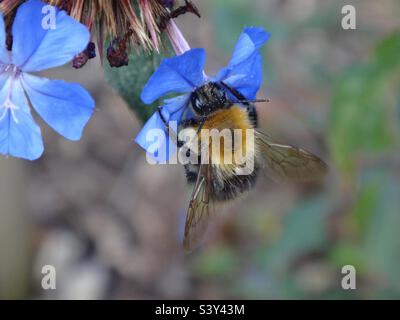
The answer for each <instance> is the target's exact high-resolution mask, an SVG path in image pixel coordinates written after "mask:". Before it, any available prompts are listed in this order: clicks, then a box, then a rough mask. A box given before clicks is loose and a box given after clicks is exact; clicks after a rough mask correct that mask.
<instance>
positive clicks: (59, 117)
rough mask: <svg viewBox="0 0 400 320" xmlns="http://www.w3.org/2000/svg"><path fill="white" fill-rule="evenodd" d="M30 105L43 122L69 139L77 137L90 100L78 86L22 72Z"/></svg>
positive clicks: (89, 110) (91, 104)
mask: <svg viewBox="0 0 400 320" xmlns="http://www.w3.org/2000/svg"><path fill="white" fill-rule="evenodd" d="M22 81H23V85H24V88H25V90H26V93H27V95H28V97H29V99H30V101H31V103H32V106H33V108H34V109H35V110H36V111H37V113H38V114H39V115H40V116H41V117H42V118H43V120H44V121H46V123H47V124H48V125H49V126H50V127H52V128H53V129H54V130H55V131H57V132H58V133H59V134H61V135H62V136H64V137H65V138H67V139H70V140H74V141H76V140H79V139H80V138H81V136H82V131H83V129H84V127H85V125H86V123H87V122H88V121H89V119H90V117H91V116H92V113H93V110H94V105H95V104H94V100H93V99H92V97H91V96H90V94H89V93H88V92H87V91H86V90H85V89H84V88H83V87H82V86H80V85H78V84H75V83H67V82H64V81H60V80H49V79H45V78H39V77H35V76H32V75H28V74H26V73H25V74H23V76H22Z"/></svg>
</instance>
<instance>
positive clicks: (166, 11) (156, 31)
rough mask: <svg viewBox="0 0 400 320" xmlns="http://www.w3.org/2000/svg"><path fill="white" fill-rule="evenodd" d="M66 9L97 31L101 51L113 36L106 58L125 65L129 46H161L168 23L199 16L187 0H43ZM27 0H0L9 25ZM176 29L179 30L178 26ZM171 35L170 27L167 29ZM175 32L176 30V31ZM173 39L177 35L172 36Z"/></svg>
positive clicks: (83, 56) (76, 64) (0, 9)
mask: <svg viewBox="0 0 400 320" xmlns="http://www.w3.org/2000/svg"><path fill="white" fill-rule="evenodd" d="M44 1H45V2H48V3H49V4H51V5H54V6H57V7H58V8H60V9H62V10H65V11H67V12H68V14H70V15H71V16H72V17H73V18H75V19H76V20H78V21H80V22H81V23H83V24H85V25H86V26H87V27H88V28H89V30H91V31H93V32H94V33H95V34H96V37H97V42H98V49H99V53H100V55H101V54H102V53H103V44H104V40H105V39H106V38H107V37H110V38H111V41H110V44H109V47H108V49H107V58H108V60H109V62H110V64H111V65H112V66H116V67H118V66H122V65H126V64H127V61H126V58H127V50H129V49H131V48H141V49H143V50H145V51H152V50H155V51H157V52H159V50H160V48H161V41H160V35H161V33H162V32H163V31H165V29H171V28H167V27H168V22H169V21H170V20H171V19H173V18H176V17H177V16H179V15H181V14H185V13H187V12H192V13H194V14H196V15H198V16H200V14H199V12H198V10H197V8H196V7H195V6H194V4H193V3H192V2H191V1H189V0H185V4H184V5H182V6H178V7H177V8H176V9H175V10H174V6H175V5H176V3H177V1H175V0H44ZM23 2H24V0H3V1H0V11H2V12H3V15H4V16H5V19H6V25H8V26H9V25H11V24H12V19H13V14H14V13H15V10H16V8H17V7H18V5H20V4H21V3H23ZM175 31H176V30H175ZM167 34H168V35H169V36H170V38H171V30H167ZM175 34H176V32H175ZM171 41H172V42H173V43H174V41H175V42H176V41H177V40H176V39H172V38H171ZM88 50H90V48H88ZM77 59H78V60H79V61H78V62H77V63H74V64H75V66H82V65H83V64H84V63H82V62H84V61H85V60H86V61H87V59H89V55H88V54H87V53H84V54H83V55H80V56H79V57H77Z"/></svg>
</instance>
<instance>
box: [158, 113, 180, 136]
mask: <svg viewBox="0 0 400 320" xmlns="http://www.w3.org/2000/svg"><path fill="white" fill-rule="evenodd" d="M161 111H162V107H158V109H157V112H158V114H159V115H160V118H161V121H162V122H163V123H164V126H165V129H166V130H167V133H168V136H169V137H170V138H171V140H172V141H178V138H177V137H178V135H177V134H176V132H175V131H174V130H172V129H171V128H170V126H169V124H168V122H167V120H165V118H164V116H163V114H162V112H161Z"/></svg>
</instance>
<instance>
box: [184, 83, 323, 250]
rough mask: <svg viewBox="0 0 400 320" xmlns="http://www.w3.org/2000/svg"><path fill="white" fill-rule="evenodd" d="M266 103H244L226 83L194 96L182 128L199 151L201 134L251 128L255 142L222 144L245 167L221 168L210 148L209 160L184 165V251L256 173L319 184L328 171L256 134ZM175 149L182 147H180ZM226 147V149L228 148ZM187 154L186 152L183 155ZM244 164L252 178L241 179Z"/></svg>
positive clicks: (302, 152)
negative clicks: (260, 106) (191, 133)
mask: <svg viewBox="0 0 400 320" xmlns="http://www.w3.org/2000/svg"><path fill="white" fill-rule="evenodd" d="M259 101H265V100H248V99H246V98H245V97H244V96H243V95H242V94H241V93H240V92H239V91H237V90H236V89H234V88H231V87H230V86H228V85H227V84H225V83H224V82H207V83H205V84H204V85H203V86H201V87H199V88H197V89H196V90H195V91H194V92H192V94H191V97H190V108H191V111H192V113H193V114H194V117H192V118H191V119H190V120H188V121H183V122H182V123H181V128H191V129H194V130H195V131H196V132H197V141H198V145H199V149H198V150H202V148H204V147H206V148H210V147H209V146H210V143H209V141H208V138H207V141H206V140H204V139H203V141H202V135H201V132H202V130H203V129H209V130H211V129H217V130H226V129H228V130H229V131H230V132H232V134H233V132H234V130H237V129H239V130H241V131H242V132H244V133H245V132H247V130H249V129H250V130H251V129H253V132H254V143H252V145H251V146H250V145H249V144H248V143H246V141H247V140H246V139H245V134H244V135H243V136H242V141H241V143H239V144H235V145H233V144H232V143H231V142H229V145H228V146H227V145H226V144H225V145H224V143H225V142H224V141H221V145H222V149H223V150H224V152H226V150H228V152H230V153H232V154H233V155H235V153H240V154H243V153H244V154H246V157H247V158H245V162H244V163H240V164H239V163H237V162H235V161H233V162H231V163H228V164H225V163H224V161H223V158H224V156H226V154H225V155H224V154H222V153H218V154H216V153H213V152H212V150H211V148H210V149H209V152H208V156H209V158H210V159H208V160H209V161H202V160H204V159H200V157H201V155H200V154H198V155H197V156H198V157H199V159H200V161H198V164H197V163H195V164H186V165H185V172H186V177H187V181H188V182H189V183H190V184H194V187H193V192H192V195H191V199H190V203H189V207H188V210H187V216H186V224H185V232H184V240H183V246H184V249H185V250H186V251H192V250H193V249H195V248H196V247H197V246H198V245H199V243H200V241H201V240H202V237H203V235H204V234H205V232H206V229H207V226H208V224H209V221H210V220H211V218H212V217H213V215H214V212H215V210H216V208H215V207H216V205H218V204H223V203H225V202H227V201H229V200H233V199H236V198H238V197H239V196H240V195H242V194H244V193H246V192H248V191H250V190H251V189H252V188H253V187H254V185H255V182H256V179H257V177H258V176H259V173H260V171H263V172H265V173H266V175H267V176H269V177H271V178H272V179H273V180H290V181H310V180H315V179H320V178H321V177H323V176H324V175H325V174H326V172H327V165H326V164H325V163H324V162H323V161H322V160H321V159H320V158H318V157H317V156H315V155H313V154H311V153H309V152H308V151H306V150H303V149H300V148H296V147H293V146H289V145H283V144H277V143H274V142H272V141H271V139H270V138H269V136H268V135H266V134H264V133H262V132H261V131H259V130H258V129H257V126H258V123H257V111H256V108H255V105H254V103H255V102H259ZM178 147H180V148H182V147H183V146H182V144H180V145H179V143H178ZM227 147H228V148H227ZM186 152H190V150H187V151H186ZM248 161H253V162H254V168H253V170H252V172H251V173H249V174H245V175H239V174H238V172H240V169H241V167H242V166H243V165H246V163H247V162H248Z"/></svg>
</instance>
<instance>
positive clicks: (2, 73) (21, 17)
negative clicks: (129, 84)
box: [0, 0, 94, 160]
mask: <svg viewBox="0 0 400 320" xmlns="http://www.w3.org/2000/svg"><path fill="white" fill-rule="evenodd" d="M44 6H48V5H47V4H45V3H43V2H41V1H39V0H29V1H27V2H25V3H24V4H22V5H21V6H19V8H18V11H17V13H16V16H15V19H14V23H13V25H12V30H11V31H12V36H13V41H12V48H11V51H9V50H8V49H7V46H6V32H5V26H4V21H3V18H2V17H1V16H0V154H3V155H11V156H14V157H19V158H24V159H28V160H34V159H37V158H39V157H40V156H41V155H42V153H43V149H44V148H43V141H42V137H41V131H40V128H39V127H38V125H37V124H36V123H35V121H34V119H33V117H32V115H31V108H30V105H29V102H30V104H31V105H32V107H33V109H34V110H35V111H36V112H37V114H39V115H40V116H41V117H42V118H43V120H44V121H45V122H46V123H47V124H48V125H49V126H50V127H51V128H53V129H54V130H55V131H56V132H58V133H59V134H60V135H62V136H64V137H65V138H67V139H70V140H78V139H80V137H81V135H82V131H83V129H84V126H85V125H86V123H87V122H88V120H89V119H90V117H91V115H92V113H93V110H94V101H93V99H92V97H91V96H90V95H89V93H88V92H87V91H86V90H85V89H84V88H83V87H81V86H80V85H78V84H71V83H66V82H64V81H60V80H49V79H46V78H42V77H38V76H34V75H31V74H30V73H32V72H39V71H43V70H46V69H49V68H53V67H57V66H61V65H64V64H66V63H67V62H70V61H71V60H72V59H73V58H74V56H76V55H77V54H78V53H80V52H82V51H83V50H84V49H85V48H86V47H87V45H88V43H89V38H90V34H89V31H88V29H87V28H86V27H85V26H84V25H82V24H80V23H79V22H77V21H76V20H74V19H73V18H71V17H70V16H69V15H68V14H67V13H66V12H65V11H60V10H58V9H57V8H54V7H51V8H52V9H53V12H54V18H55V20H54V26H55V27H54V28H52V27H46V25H45V24H43V18H44V14H43V12H46V10H43V9H44ZM47 8H48V7H47ZM27 98H29V102H28V99H27Z"/></svg>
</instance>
